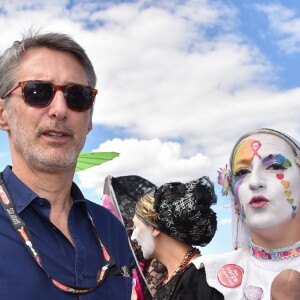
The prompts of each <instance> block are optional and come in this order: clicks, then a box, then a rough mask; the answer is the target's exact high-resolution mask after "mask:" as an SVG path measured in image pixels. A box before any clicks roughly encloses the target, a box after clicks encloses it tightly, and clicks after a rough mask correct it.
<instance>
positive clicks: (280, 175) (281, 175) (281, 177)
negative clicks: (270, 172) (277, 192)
mask: <svg viewBox="0 0 300 300" xmlns="http://www.w3.org/2000/svg"><path fill="white" fill-rule="evenodd" d="M276 177H277V178H278V179H280V180H282V179H283V178H284V175H283V174H276Z"/></svg>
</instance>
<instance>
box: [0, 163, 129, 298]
mask: <svg viewBox="0 0 300 300" xmlns="http://www.w3.org/2000/svg"><path fill="white" fill-rule="evenodd" d="M2 177H3V181H4V183H5V186H6V188H7V190H8V192H9V194H10V196H11V198H12V199H13V201H14V203H15V206H16V210H17V212H18V214H19V215H20V217H21V219H22V220H23V221H24V222H25V224H26V225H27V228H28V230H29V232H30V234H31V237H32V240H33V241H34V244H35V246H36V248H37V249H38V251H39V254H40V257H41V259H42V263H43V266H44V268H45V270H46V271H47V272H48V273H49V274H51V276H52V277H53V278H55V279H56V280H58V281H60V282H62V283H65V284H69V285H71V286H77V287H90V286H93V285H94V284H95V282H96V278H97V273H98V271H99V269H100V268H101V267H102V266H103V265H104V263H105V261H104V258H103V254H102V251H101V247H100V244H99V242H98V240H97V236H96V234H95V232H94V229H93V226H92V224H91V222H90V221H89V218H88V213H89V214H90V215H91V216H92V218H93V221H94V224H95V228H96V230H97V232H98V234H99V236H100V237H101V239H102V241H103V242H104V244H105V246H106V247H107V249H108V251H109V252H110V254H111V255H112V257H113V258H114V260H115V262H116V264H117V265H118V266H123V265H129V261H130V257H131V256H130V249H129V244H128V238H127V234H126V231H125V228H124V227H123V225H122V224H121V222H120V221H119V220H118V219H117V218H116V217H115V216H114V215H113V214H111V213H110V212H109V211H108V210H107V209H105V208H104V207H102V206H100V205H97V204H95V203H93V202H91V201H88V200H86V199H84V197H83V195H82V193H81V191H80V190H79V188H78V187H77V186H76V184H75V183H73V185H72V189H71V196H72V198H73V199H74V203H73V205H72V207H71V210H70V213H69V219H68V226H69V231H70V233H71V235H72V237H73V240H74V246H73V245H72V244H71V243H70V241H69V240H68V239H67V238H66V237H65V236H64V235H63V234H62V233H61V232H60V230H59V229H58V228H56V227H55V226H54V225H53V224H52V223H51V221H50V219H49V216H50V209H51V205H50V202H49V201H48V200H47V199H43V198H40V197H39V196H38V195H36V194H35V193H34V192H32V191H31V190H30V189H29V188H28V187H27V186H26V185H24V184H23V183H22V182H21V181H20V180H19V179H18V178H17V177H16V176H15V174H14V173H13V172H12V171H11V167H6V169H5V170H4V171H3V174H2ZM131 285H132V283H131V278H128V277H123V276H112V275H109V276H108V277H107V278H106V279H105V280H104V281H103V283H102V284H101V285H100V286H99V287H97V288H96V289H95V290H93V291H91V292H90V293H88V294H85V295H74V294H66V293H64V292H61V291H60V290H58V289H57V288H56V287H55V286H54V285H53V284H52V282H51V280H50V279H49V278H48V277H47V275H46V273H45V272H44V271H43V270H42V269H41V268H40V267H39V266H38V264H37V263H36V262H35V260H34V259H33V257H32V256H31V255H30V253H29V252H28V251H27V249H26V248H25V246H24V244H23V243H22V241H21V240H20V238H19V236H18V234H17V233H16V231H15V229H14V227H13V226H12V224H11V223H10V221H9V219H8V217H7V215H6V214H5V212H4V210H3V207H2V206H0V299H9V300H20V299H22V300H41V299H46V300H68V299H80V300H96V299H97V300H100V299H103V300H104V299H105V300H109V299H111V300H123V299H124V300H129V299H130V295H131Z"/></svg>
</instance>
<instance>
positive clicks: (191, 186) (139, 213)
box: [131, 177, 223, 300]
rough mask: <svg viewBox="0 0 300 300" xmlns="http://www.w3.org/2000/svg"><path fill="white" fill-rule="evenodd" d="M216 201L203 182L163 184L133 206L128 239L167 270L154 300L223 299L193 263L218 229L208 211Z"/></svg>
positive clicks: (207, 182)
mask: <svg viewBox="0 0 300 300" xmlns="http://www.w3.org/2000/svg"><path fill="white" fill-rule="evenodd" d="M216 200H217V197H216V195H215V192H214V186H213V183H212V182H211V181H210V180H209V178H208V177H202V178H200V179H197V180H193V181H190V182H187V183H180V182H172V183H167V184H164V185H162V186H161V187H160V188H158V189H157V190H156V191H155V192H154V195H153V196H152V195H149V194H145V195H144V196H143V197H141V198H140V200H139V201H138V202H137V204H136V207H135V215H134V218H133V222H134V230H133V233H132V237H131V239H132V240H136V241H137V242H138V244H139V245H140V246H141V250H142V252H143V256H144V257H145V258H146V259H149V258H155V259H157V260H158V261H160V262H161V263H162V264H163V265H165V267H166V268H167V275H166V276H165V278H164V280H163V281H162V283H161V284H160V286H158V287H157V292H156V294H155V296H154V299H155V300H171V299H172V300H180V299H190V300H194V299H195V300H198V299H199V300H200V299H201V300H202V299H213V300H217V299H223V296H222V295H221V294H219V293H218V292H217V291H216V290H215V289H213V288H210V287H209V286H208V285H207V283H206V280H205V273H204V271H203V270H202V269H200V270H198V269H196V268H195V266H194V264H193V260H194V259H195V258H197V257H199V256H200V251H199V249H198V248H199V247H196V246H202V247H203V246H206V245H207V244H208V243H209V242H210V241H211V239H212V238H213V236H214V234H215V231H216V229H217V218H216V214H215V212H214V211H213V210H212V209H211V208H210V207H211V205H212V204H215V203H216Z"/></svg>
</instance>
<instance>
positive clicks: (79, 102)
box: [65, 85, 94, 111]
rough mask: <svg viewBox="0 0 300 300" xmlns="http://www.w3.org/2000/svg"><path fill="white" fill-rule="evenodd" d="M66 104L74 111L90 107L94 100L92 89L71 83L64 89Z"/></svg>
mask: <svg viewBox="0 0 300 300" xmlns="http://www.w3.org/2000/svg"><path fill="white" fill-rule="evenodd" d="M65 97H66V99H67V105H68V106H69V108H71V109H73V110H76V111H85V110H88V109H90V108H91V106H92V104H93V100H94V94H93V90H92V89H90V88H88V87H85V86H80V85H71V86H69V87H68V88H67V89H66V91H65Z"/></svg>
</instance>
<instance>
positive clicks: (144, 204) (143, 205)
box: [135, 194, 158, 227]
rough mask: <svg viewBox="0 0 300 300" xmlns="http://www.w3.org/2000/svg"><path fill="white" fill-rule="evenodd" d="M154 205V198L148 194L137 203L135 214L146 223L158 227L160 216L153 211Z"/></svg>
mask: <svg viewBox="0 0 300 300" xmlns="http://www.w3.org/2000/svg"><path fill="white" fill-rule="evenodd" d="M153 204H154V197H152V196H150V195H147V194H146V195H144V196H143V197H142V198H140V200H139V201H138V202H137V203H136V206H135V213H136V214H137V215H138V216H139V217H140V218H142V219H143V220H145V221H146V222H148V223H150V224H151V225H153V226H155V227H157V218H158V216H157V212H156V211H155V210H154V209H153Z"/></svg>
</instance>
